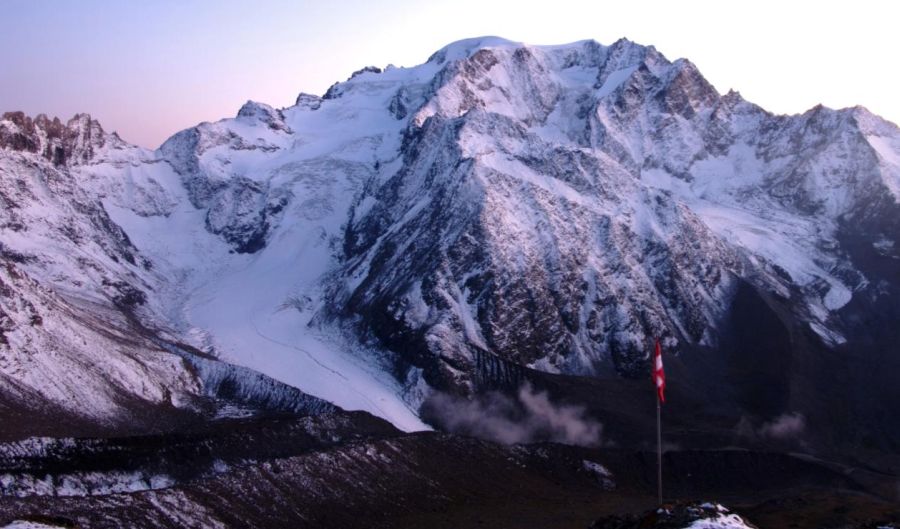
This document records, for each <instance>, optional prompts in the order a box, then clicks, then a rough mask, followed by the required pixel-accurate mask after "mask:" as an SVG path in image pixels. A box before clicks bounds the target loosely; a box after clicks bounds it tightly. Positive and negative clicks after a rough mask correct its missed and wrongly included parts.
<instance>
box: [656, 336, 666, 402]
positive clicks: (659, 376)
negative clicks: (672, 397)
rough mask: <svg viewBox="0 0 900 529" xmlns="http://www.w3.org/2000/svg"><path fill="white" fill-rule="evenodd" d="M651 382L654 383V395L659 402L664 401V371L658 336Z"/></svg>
mask: <svg viewBox="0 0 900 529" xmlns="http://www.w3.org/2000/svg"><path fill="white" fill-rule="evenodd" d="M653 382H654V383H655V384H656V396H657V397H658V398H659V401H660V402H665V401H666V395H665V391H666V372H665V371H663V363H662V348H661V347H660V346H659V338H657V339H656V350H655V351H654V352H653Z"/></svg>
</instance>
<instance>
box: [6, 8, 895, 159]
mask: <svg viewBox="0 0 900 529" xmlns="http://www.w3.org/2000/svg"><path fill="white" fill-rule="evenodd" d="M894 5H895V3H893V2H888V1H880V2H879V1H872V0H857V1H855V2H852V3H851V2H831V3H829V2H805V1H786V0H781V1H778V2H775V1H768V0H767V1H756V2H740V3H738V2H722V1H699V0H696V1H679V2H673V1H665V0H661V1H646V0H645V1H642V2H624V1H621V0H620V1H617V2H605V1H597V0H593V1H571V0H554V1H552V2H528V1H521V0H520V1H493V2H492V1H489V0H453V1H431V2H417V1H412V0H383V1H379V2H366V1H361V0H346V1H341V0H334V1H332V2H321V1H316V2H306V1H294V0H291V1H289V0H258V1H255V2H252V3H251V2H238V1H232V0H193V1H187V2H185V1H178V0H160V1H156V2H121V1H118V0H79V1H78V2H71V1H67V0H44V1H40V2H37V1H34V0H5V1H3V2H0V20H3V27H4V30H3V31H0V49H2V50H3V53H2V54H0V111H8V110H24V111H25V112H27V113H29V114H37V113H39V112H43V113H46V114H50V115H58V116H60V117H62V118H68V117H71V116H72V115H73V114H75V113H76V112H89V113H91V114H92V115H94V116H95V117H96V118H98V119H100V121H101V122H102V123H103V125H104V127H105V128H106V129H107V130H116V131H118V132H119V133H120V134H121V135H122V137H123V138H125V139H126V140H128V141H131V142H134V143H138V144H140V145H144V146H147V147H157V146H158V145H159V144H160V143H161V142H162V141H164V140H165V139H166V138H167V137H169V136H170V135H171V134H173V133H174V132H176V131H178V130H180V129H183V128H186V127H189V126H192V125H195V124H196V123H198V122H200V121H204V120H206V121H212V120H216V119H220V118H222V117H227V116H232V115H234V114H235V113H236V112H237V109H238V108H239V107H240V106H241V104H243V103H244V101H246V100H247V99H254V100H258V101H263V102H266V103H269V104H271V105H273V106H276V107H282V106H288V105H291V104H293V102H294V99H295V98H296V96H297V94H298V93H299V92H301V91H305V92H311V93H318V94H321V93H323V92H324V91H325V89H326V88H327V87H328V86H329V85H330V84H332V83H333V82H335V81H339V80H344V79H346V78H347V77H348V75H349V74H350V73H351V72H352V71H354V70H356V69H358V68H360V67H362V66H366V65H376V66H382V67H383V66H385V65H387V64H389V63H393V64H395V65H398V66H411V65H414V64H418V63H421V62H423V61H424V60H425V59H426V58H427V57H428V56H429V55H430V54H431V53H433V52H434V51H435V50H437V49H438V48H440V47H442V46H444V45H446V44H448V43H450V42H452V41H455V40H459V39H462V38H468V37H473V36H480V35H497V36H501V37H505V38H508V39H511V40H516V41H523V42H527V43H530V44H561V43H566V42H572V41H576V40H581V39H587V38H592V39H595V40H597V41H599V42H601V43H603V44H610V43H612V42H614V41H615V40H616V39H618V38H619V37H623V36H624V37H627V38H629V39H631V40H634V41H636V42H639V43H641V44H653V45H654V46H656V48H657V49H659V50H660V51H661V52H662V53H664V54H665V55H666V56H667V57H669V58H670V59H676V58H678V57H687V58H689V59H690V60H691V61H693V62H694V63H695V64H697V65H698V67H699V68H700V70H701V71H702V72H703V73H704V75H706V77H707V78H708V79H709V80H710V81H711V82H712V83H713V84H714V85H715V86H716V87H717V88H718V89H719V90H720V91H722V92H725V91H727V90H728V89H730V88H734V89H736V90H738V91H740V92H741V93H742V94H743V95H744V97H745V98H747V99H749V100H751V101H753V102H755V103H758V104H760V105H762V106H763V107H765V108H767V109H769V110H772V111H774V112H779V113H796V112H802V111H804V110H806V109H808V108H810V107H812V106H814V105H815V104H817V103H823V104H825V105H828V106H831V107H843V106H852V105H856V104H862V105H865V106H866V107H868V108H869V109H870V110H872V111H873V112H875V113H877V114H880V115H882V116H884V117H886V118H887V119H890V120H892V121H894V122H895V123H896V122H900V97H898V96H897V94H898V92H900V70H898V68H897V67H896V64H897V59H896V55H897V53H898V52H900V36H898V35H900V32H898V31H896V29H895V27H896V23H897V20H900V16H898V15H900V9H898V8H897V7H893V6H894Z"/></svg>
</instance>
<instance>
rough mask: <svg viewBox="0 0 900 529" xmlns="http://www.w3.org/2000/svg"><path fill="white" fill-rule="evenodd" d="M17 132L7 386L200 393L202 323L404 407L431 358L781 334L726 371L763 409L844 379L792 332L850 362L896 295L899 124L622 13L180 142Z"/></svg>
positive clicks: (581, 361)
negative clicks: (747, 92)
mask: <svg viewBox="0 0 900 529" xmlns="http://www.w3.org/2000/svg"><path fill="white" fill-rule="evenodd" d="M0 147H2V150H0V201H2V202H3V208H2V211H0V221H2V226H0V230H2V231H0V237H2V238H0V241H2V244H3V246H2V258H3V260H2V263H3V266H4V267H5V268H4V269H3V270H4V271H2V274H3V275H0V278H2V283H0V285H2V286H3V288H4V296H3V300H2V304H0V311H2V312H0V331H2V334H0V351H2V355H3V359H4V364H3V373H4V377H5V378H4V380H5V381H7V382H5V386H6V389H4V392H5V395H4V398H5V399H7V400H13V401H17V400H19V397H15V398H13V397H12V396H10V395H14V394H15V395H18V393H15V392H16V391H18V392H21V394H22V395H25V394H26V393H27V394H29V395H31V394H34V395H39V396H40V398H42V399H44V400H45V401H46V402H52V403H54V405H60V406H65V404H66V402H67V400H69V399H78V401H79V405H78V406H77V408H79V409H81V408H82V407H83V408H84V409H87V410H90V411H89V413H91V414H93V413H96V414H100V415H102V414H115V413H118V412H119V411H121V409H120V408H121V406H119V404H118V403H119V401H120V400H121V398H122V395H128V396H129V397H134V398H136V399H139V400H141V401H145V402H150V403H156V404H159V403H166V404H167V405H170V406H172V407H174V408H181V407H190V405H189V404H186V402H188V401H190V399H191V398H193V397H192V396H195V395H200V394H203V390H202V389H201V386H202V381H198V379H197V375H196V373H195V371H196V370H195V369H194V368H191V365H192V364H190V362H189V361H186V360H184V357H183V356H180V355H179V353H178V352H177V351H173V350H172V347H173V346H172V344H176V346H177V344H181V345H180V347H184V348H189V349H190V350H192V351H196V352H197V354H201V353H202V354H206V355H210V356H213V357H216V358H217V359H219V360H222V361H226V362H229V363H231V364H235V365H238V366H243V367H245V368H249V369H251V370H255V371H258V372H261V373H263V374H265V375H268V376H269V377H273V378H274V379H277V380H279V381H281V382H283V383H286V384H288V385H290V386H293V387H295V388H299V389H300V390H302V391H303V392H305V393H308V394H310V395H313V396H315V397H318V398H321V399H324V400H327V401H330V402H332V403H334V404H337V405H338V406H341V407H343V408H346V409H361V410H366V411H369V412H371V413H374V414H376V415H378V416H381V417H384V418H387V419H389V420H390V421H391V422H393V423H394V424H395V425H397V426H399V427H400V428H402V429H406V430H411V429H419V428H423V427H424V425H423V423H422V422H421V420H420V419H419V418H418V416H417V406H418V404H419V403H420V402H421V401H422V399H423V398H425V396H426V395H427V393H428V391H429V388H436V389H440V390H444V391H451V392H456V393H463V394H468V393H471V392H475V391H478V390H480V389H483V388H489V387H495V386H497V385H503V384H505V383H507V382H509V381H511V380H517V379H518V377H521V376H522V374H523V373H525V372H529V371H538V372H549V373H562V374H570V375H587V376H595V375H603V376H610V375H612V374H615V375H616V376H638V375H642V373H644V369H645V368H646V365H647V351H648V350H649V348H648V344H649V343H651V342H652V340H653V339H654V338H655V337H661V338H662V339H663V343H664V345H665V347H666V349H667V351H673V352H681V353H683V354H682V355H681V357H680V360H679V361H680V364H679V367H678V368H679V369H681V368H683V369H684V372H685V373H686V375H685V376H686V377H687V378H690V376H694V377H696V378H698V379H700V378H704V377H707V376H709V375H711V374H713V375H715V374H716V373H718V374H719V375H721V376H723V377H724V376H726V374H727V373H732V374H733V372H734V370H738V371H740V370H745V368H746V366H748V365H754V366H755V364H757V363H763V364H765V363H766V362H775V363H779V362H782V361H788V363H790V366H791V367H789V368H782V367H780V366H777V365H772V366H768V367H765V368H757V367H753V369H751V370H750V371H752V372H751V375H752V376H750V377H749V378H746V379H744V383H745V384H749V385H750V386H753V385H754V384H757V385H756V386H754V387H745V388H743V389H741V388H738V389H737V390H734V392H733V394H729V397H728V398H729V399H730V402H734V403H736V405H737V406H738V407H744V408H748V409H749V411H750V412H751V413H756V414H760V415H766V414H775V413H780V412H783V411H788V410H792V409H803V410H805V409H806V408H804V406H805V405H806V404H807V399H808V397H809V395H810V394H811V392H815V391H818V390H820V389H821V385H822V384H824V382H822V381H821V378H820V377H819V375H816V374H815V373H818V372H819V370H820V369H821V368H819V367H810V366H809V365H807V364H806V363H805V362H807V360H808V358H806V357H803V358H799V356H797V355H795V356H796V357H790V358H783V357H779V355H780V354H782V352H783V351H785V350H787V351H790V350H793V349H796V350H802V351H816V352H818V351H832V352H833V351H849V353H848V355H846V356H844V357H840V358H838V357H835V356H833V355H832V356H828V357H827V358H828V359H829V360H827V361H829V362H833V363H832V364H829V365H832V366H836V365H843V364H841V362H847V361H848V359H850V358H855V356H854V355H856V354H858V353H859V351H863V350H865V351H868V350H870V349H872V348H876V347H877V345H878V344H882V343H887V340H888V339H890V338H891V336H892V334H891V333H896V331H893V330H890V327H891V326H890V325H889V323H890V322H891V321H893V322H896V321H897V320H896V317H897V315H898V314H900V309H898V306H897V305H898V304H897V302H896V299H897V297H896V295H897V294H898V287H900V278H898V272H897V269H898V267H897V259H898V258H900V251H898V249H897V246H896V241H897V238H898V236H900V209H898V199H900V130H898V129H897V127H896V126H894V125H893V124H891V123H888V122H886V121H884V120H882V119H880V118H878V117H877V116H875V115H873V114H871V113H870V112H868V111H867V110H865V109H863V108H860V107H857V108H852V109H844V110H830V109H827V108H823V107H816V108H814V109H812V110H810V111H808V112H806V113H804V114H802V115H794V116H776V115H773V114H770V113H768V112H766V111H765V110H763V109H761V108H759V107H758V106H756V105H753V104H752V103H749V102H747V101H745V100H743V99H742V98H741V96H740V95H739V94H737V93H735V92H729V93H728V94H725V95H721V94H719V93H718V92H717V91H716V90H715V89H714V88H713V87H712V86H711V85H710V84H709V83H708V82H707V81H706V80H705V79H704V78H703V76H702V75H701V74H700V73H699V72H698V70H697V68H696V67H695V66H694V65H693V64H691V63H690V62H689V61H687V60H683V59H679V60H676V61H674V62H672V61H669V60H668V59H666V58H665V57H664V56H663V55H662V54H660V53H659V52H658V51H656V50H655V49H654V48H652V47H645V46H641V45H638V44H635V43H632V42H629V41H627V40H620V41H618V42H616V43H614V44H612V45H611V46H604V45H600V44H598V43H596V42H593V41H585V42H577V43H573V44H568V45H562V46H528V45H524V44H520V43H514V42H509V41H506V40H502V39H497V38H482V39H472V40H466V41H460V42H457V43H454V44H451V45H449V46H447V47H446V48H444V49H442V50H440V51H438V52H437V53H435V54H434V55H433V56H432V57H431V58H430V59H429V60H428V61H427V62H426V63H424V64H422V65H419V66H416V67H412V68H396V67H388V68H387V69H385V70H384V71H381V70H379V69H377V68H371V67H369V68H365V69H363V70H360V71H358V72H356V73H354V74H353V76H352V77H351V78H350V79H348V80H347V81H346V82H343V83H337V84H335V85H334V86H332V87H331V88H330V89H329V90H328V92H327V93H326V94H325V95H324V96H323V97H321V98H320V97H317V96H312V95H308V94H301V95H300V96H299V97H298V99H297V103H296V105H295V106H293V107H290V108H285V109H281V110H277V109H274V108H271V107H269V106H267V105H264V104H261V103H255V102H248V103H247V104H246V105H245V106H244V107H243V108H241V109H240V111H239V112H238V114H237V117H235V118H233V119H224V120H222V121H219V122H216V123H202V124H200V125H198V126H196V127H194V128H191V129H188V130H185V131H182V132H179V133H178V134H176V135H175V136H173V137H172V138H170V139H169V140H168V141H166V142H165V144H163V145H162V147H160V149H158V150H157V151H149V150H146V149H141V148H138V147H134V146H131V145H128V144H126V143H124V142H123V141H122V140H120V139H119V138H118V137H117V136H115V135H114V134H106V133H104V132H103V130H102V128H101V127H100V126H99V124H97V123H96V122H94V121H92V120H91V119H90V118H89V117H87V116H84V115H79V116H77V117H76V118H75V119H73V120H72V121H70V122H69V123H68V124H65V125H63V124H62V123H60V122H59V121H58V120H55V121H50V120H49V119H47V118H44V117H38V118H36V119H33V120H32V119H30V118H27V117H25V116H24V115H21V114H6V115H4V118H3V120H2V121H0ZM748 304H749V305H748ZM747 307H751V308H749V309H748V308H747ZM760 314H763V316H760ZM872 315H874V316H872ZM878 317H880V318H882V320H881V322H880V323H879V321H878V320H877V318H878ZM35 318H37V319H35ZM884 321H887V322H888V325H887V326H885V325H883V322H884ZM35 322H38V323H35ZM41 322H43V323H41ZM135 328H140V329H143V331H142V332H143V334H142V335H141V336H139V337H134V336H132V335H131V334H130V331H129V332H126V331H125V330H133V329H135ZM754 328H755V329H756V331H757V332H758V333H760V334H759V335H756V336H754V332H753V329H754ZM748 329H749V331H748ZM754 340H756V341H754ZM54 343H56V344H59V345H49V344H54ZM160 344H169V345H168V346H166V347H164V346H163V345H160ZM736 344H738V345H739V346H738V345H736ZM167 347H168V348H167ZM742 348H743V349H742ZM792 348H793V349H792ZM723 351H726V352H723ZM727 351H739V353H733V352H732V353H728V352H727ZM182 353H184V351H182ZM757 353H758V356H754V355H757ZM829 354H830V353H829ZM729 355H731V356H729ZM735 355H737V356H739V357H740V358H737V359H736V357H735ZM788 356H790V355H788ZM834 358H838V359H837V360H835V359H834ZM35 359H37V360H35ZM888 361H889V362H892V363H893V364H892V365H896V364H898V363H900V360H898V359H888ZM34 362H37V363H34ZM868 362H874V360H869V361H868ZM719 364H721V367H715V366H716V365H719ZM222 365H226V364H222ZM861 365H863V364H861ZM865 365H868V364H865ZM735 366H738V367H735ZM747 369H749V368H747ZM717 370H718V371H717ZM723 371H724V372H723ZM775 372H777V376H776V374H773V373H775ZM38 373H42V374H44V376H38ZM247 373H249V371H247ZM691 373H693V375H691ZM757 375H759V376H758V377H757ZM848 376H855V375H848ZM754 377H756V378H754ZM773 377H774V378H775V379H777V380H775V385H774V386H771V385H770V383H773V382H772V381H773V380H774V379H773ZM817 377H819V378H817ZM879 380H880V379H879ZM84 381H87V382H84ZM761 385H766V386H767V387H774V389H772V391H773V392H775V393H778V395H779V397H777V398H776V399H775V400H776V401H777V402H775V403H772V402H770V400H771V399H770V398H769V397H765V398H763V399H762V400H763V401H765V402H764V403H762V404H761V403H760V402H761V401H760V399H759V398H757V397H758V396H757V395H756V393H758V392H759V390H760V387H761ZM110 387H116V388H119V389H118V390H116V391H112V390H109V389H108V388H110ZM891 387H892V386H890V385H889V384H887V383H886V382H885V383H884V384H883V383H882V382H881V381H879V382H877V383H875V384H873V385H872V388H874V389H872V391H878V392H885V391H887V392H890V391H894V392H895V393H896V390H895V389H890V388H891ZM10 388H12V389H10ZM59 388H63V389H59ZM119 390H121V391H119ZM729 391H730V390H729ZM879 395H882V393H879ZM21 398H25V397H21ZM868 398H869V397H866V398H862V399H861V401H863V400H866V399H868ZM855 405H856V404H854V403H850V404H848V406H849V408H850V409H852V408H853V407H854V406H855ZM878 413H881V412H878ZM849 414H850V415H852V412H851V413H849Z"/></svg>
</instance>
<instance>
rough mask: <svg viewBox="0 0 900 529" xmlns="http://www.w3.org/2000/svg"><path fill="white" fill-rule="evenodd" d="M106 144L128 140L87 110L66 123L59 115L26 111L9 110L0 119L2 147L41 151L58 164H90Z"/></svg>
mask: <svg viewBox="0 0 900 529" xmlns="http://www.w3.org/2000/svg"><path fill="white" fill-rule="evenodd" d="M106 145H114V146H122V145H124V142H123V141H122V140H121V139H120V138H119V136H118V135H117V134H115V133H112V134H109V133H106V132H105V131H104V130H103V127H102V126H101V125H100V122H99V121H97V120H95V119H93V118H92V117H91V115H90V114H86V113H79V114H75V116H73V117H72V119H70V120H68V121H67V122H66V123H65V124H63V122H62V121H61V120H60V119H59V118H58V117H53V118H49V117H48V116H47V115H46V114H38V115H37V116H35V117H34V118H31V117H30V116H27V115H26V114H25V113H24V112H6V113H5V114H3V117H2V119H0V148H4V149H9V150H14V151H22V152H30V153H35V154H39V155H40V156H42V157H44V158H46V159H47V160H50V161H52V162H53V163H54V164H55V165H79V164H85V163H88V162H90V161H91V160H92V159H93V158H94V156H95V155H96V153H97V151H98V150H99V149H101V148H102V147H104V146H106Z"/></svg>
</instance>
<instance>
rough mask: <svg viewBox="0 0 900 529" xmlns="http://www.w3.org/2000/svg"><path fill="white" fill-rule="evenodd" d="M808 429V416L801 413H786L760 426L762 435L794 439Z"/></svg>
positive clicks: (772, 437) (771, 437)
mask: <svg viewBox="0 0 900 529" xmlns="http://www.w3.org/2000/svg"><path fill="white" fill-rule="evenodd" d="M804 430H806V418H805V417H804V416H803V415H802V414H800V413H784V414H782V415H779V416H778V417H776V418H775V419H773V420H771V421H769V422H767V423H765V424H763V425H762V426H760V428H759V434H760V435H761V436H762V437H768V438H770V439H794V438H796V437H799V436H800V435H801V434H803V432H804Z"/></svg>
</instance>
